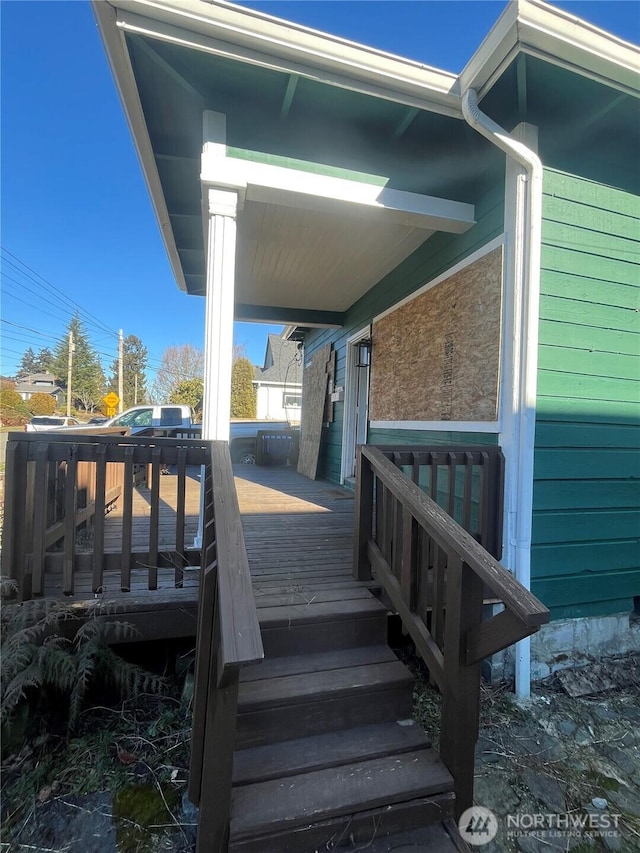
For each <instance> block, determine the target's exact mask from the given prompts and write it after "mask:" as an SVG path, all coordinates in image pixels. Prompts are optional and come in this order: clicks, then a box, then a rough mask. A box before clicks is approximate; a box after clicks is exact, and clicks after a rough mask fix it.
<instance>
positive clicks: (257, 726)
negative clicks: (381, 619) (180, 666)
mask: <svg viewBox="0 0 640 853" xmlns="http://www.w3.org/2000/svg"><path fill="white" fill-rule="evenodd" d="M412 689H413V677H412V675H411V674H410V673H409V671H408V670H407V669H406V667H405V666H404V665H403V664H401V663H400V661H398V660H394V661H385V662H382V663H370V664H365V665H362V666H349V667H344V668H340V669H329V670H321V671H319V672H302V673H297V674H295V675H285V676H282V677H279V678H269V679H263V680H258V681H248V682H243V683H241V684H240V687H239V691H238V717H237V727H236V743H235V746H236V748H237V749H241V748H244V747H250V746H260V745H263V744H268V743H275V742H277V741H284V740H291V739H294V738H299V737H307V736H308V735H318V734H324V733H326V732H330V731H335V730H339V729H348V728H353V727H356V726H360V725H367V724H373V723H385V722H392V721H394V720H400V719H405V718H408V717H409V716H410V715H411V695H412Z"/></svg>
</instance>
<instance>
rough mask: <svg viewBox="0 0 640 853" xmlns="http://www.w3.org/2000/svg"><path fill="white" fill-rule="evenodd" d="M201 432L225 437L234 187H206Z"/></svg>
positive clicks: (235, 203) (233, 259) (233, 263)
mask: <svg viewBox="0 0 640 853" xmlns="http://www.w3.org/2000/svg"><path fill="white" fill-rule="evenodd" d="M207 193H208V212H209V230H208V247H207V297H206V308H205V344H204V401H203V408H202V437H203V438H207V439H219V440H222V441H228V440H229V412H230V409H231V365H232V356H233V316H234V289H235V267H236V211H237V207H238V194H237V193H236V192H235V191H234V190H226V189H225V190H220V189H209V190H208V191H207Z"/></svg>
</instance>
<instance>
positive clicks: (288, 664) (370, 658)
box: [240, 644, 398, 684]
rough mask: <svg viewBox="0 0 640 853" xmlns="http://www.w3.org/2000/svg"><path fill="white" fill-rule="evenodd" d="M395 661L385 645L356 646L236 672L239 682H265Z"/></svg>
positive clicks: (273, 659) (281, 659) (272, 659)
mask: <svg viewBox="0 0 640 853" xmlns="http://www.w3.org/2000/svg"><path fill="white" fill-rule="evenodd" d="M397 660H398V658H397V657H396V656H395V654H394V653H393V652H392V651H391V649H390V648H389V646H387V645H382V644H380V645H375V646H356V647H355V648H351V649H338V650H334V651H330V652H316V653H315V654H307V655H296V654H294V655H292V656H291V657H270V658H265V659H264V660H263V661H262V662H261V663H256V664H251V665H249V666H245V667H243V668H242V669H241V670H240V683H241V684H244V683H246V682H249V681H265V680H266V679H268V678H283V677H284V676H287V675H301V674H302V673H305V672H306V673H312V672H323V671H327V670H337V669H346V668H347V667H350V666H366V665H367V664H376V663H393V662H394V661H395V662H397Z"/></svg>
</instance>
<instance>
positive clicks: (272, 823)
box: [230, 748, 453, 841]
mask: <svg viewBox="0 0 640 853" xmlns="http://www.w3.org/2000/svg"><path fill="white" fill-rule="evenodd" d="M452 790H453V779H452V777H451V774H450V773H449V771H448V770H447V769H446V767H445V766H444V764H443V763H442V762H441V761H440V758H439V757H438V755H437V753H436V752H434V750H432V749H430V748H425V749H418V750H414V751H412V752H406V753H403V754H401V755H390V756H385V757H383V758H373V759H370V760H365V761H356V762H352V763H349V764H344V765H341V766H339V767H331V768H327V769H323V770H315V771H312V772H310V773H302V774H298V775H296V776H290V777H286V778H279V779H271V780H268V781H265V782H256V783H254V784H248V785H242V786H239V787H236V788H234V789H233V792H232V807H231V832H230V835H231V840H232V841H235V840H241V839H242V838H247V837H250V836H258V835H263V836H266V835H268V834H270V833H274V832H280V831H283V830H290V829H293V828H295V827H299V826H309V825H310V824H313V823H315V822H316V821H326V820H327V819H329V818H335V817H339V816H344V815H352V814H356V813H359V812H364V811H368V810H372V809H377V808H383V809H384V808H386V807H388V806H390V805H393V804H398V803H410V802H411V801H414V800H419V799H420V798H425V797H431V796H433V795H438V794H444V793H449V792H450V791H452Z"/></svg>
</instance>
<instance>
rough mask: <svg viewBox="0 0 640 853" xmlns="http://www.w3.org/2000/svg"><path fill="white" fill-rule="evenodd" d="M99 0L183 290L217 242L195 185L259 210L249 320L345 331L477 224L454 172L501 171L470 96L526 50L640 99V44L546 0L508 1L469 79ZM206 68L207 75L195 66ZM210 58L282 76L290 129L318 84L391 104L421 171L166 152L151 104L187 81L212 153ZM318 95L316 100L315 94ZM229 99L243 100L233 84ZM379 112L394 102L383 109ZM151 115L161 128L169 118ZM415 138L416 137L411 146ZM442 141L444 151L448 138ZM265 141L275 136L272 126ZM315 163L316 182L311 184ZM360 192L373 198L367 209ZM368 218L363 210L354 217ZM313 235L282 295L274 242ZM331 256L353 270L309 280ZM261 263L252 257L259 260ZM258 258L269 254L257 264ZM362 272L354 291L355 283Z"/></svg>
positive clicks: (243, 239)
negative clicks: (183, 199) (224, 191)
mask: <svg viewBox="0 0 640 853" xmlns="http://www.w3.org/2000/svg"><path fill="white" fill-rule="evenodd" d="M92 2H93V8H94V12H95V15H96V18H97V21H98V25H99V29H100V32H101V35H102V39H103V42H104V45H105V49H106V52H107V55H108V58H109V61H110V64H111V67H112V70H113V74H114V78H115V80H116V84H117V86H118V89H119V93H120V97H121V100H122V103H123V105H124V109H125V113H126V116H127V119H128V122H129V125H130V128H131V132H132V136H133V139H134V143H135V145H136V148H137V151H138V156H139V159H140V162H141V164H142V169H143V172H144V175H145V179H146V182H147V185H148V188H149V192H150V195H151V198H152V203H153V205H154V209H155V213H156V217H157V220H158V223H159V226H160V230H161V233H162V236H163V240H164V243H165V246H166V249H167V253H168V256H169V259H170V263H171V266H172V268H173V272H174V274H175V278H176V281H177V283H178V285H179V286H180V287H181V288H182V289H183V290H187V291H188V292H191V293H196V294H197V293H203V292H204V288H205V277H204V269H203V258H204V242H206V235H205V236H204V239H203V233H202V223H201V211H200V209H194V208H195V207H196V206H197V207H198V208H200V198H199V197H198V198H197V199H196V192H197V193H198V194H200V192H201V184H200V181H201V179H203V180H204V186H207V185H208V184H211V185H214V184H215V185H221V184H222V185H224V182H225V179H226V182H227V185H229V184H231V185H233V186H236V187H237V188H238V189H239V191H240V192H241V194H242V196H243V204H244V207H243V208H242V210H241V212H240V214H239V218H238V234H239V250H238V258H239V259H240V263H239V269H238V288H237V293H236V317H237V319H247V320H257V321H265V322H269V321H271V322H282V323H284V324H287V325H291V326H304V327H307V328H312V327H314V326H318V325H327V326H328V325H334V326H335V325H340V323H341V322H342V318H343V314H344V311H345V310H346V309H347V308H348V307H349V305H350V304H353V302H354V301H355V300H356V299H357V298H359V297H360V296H361V295H362V294H363V293H364V292H366V290H367V289H368V288H370V287H372V286H373V285H374V284H375V283H376V282H377V281H378V280H380V279H381V278H382V276H384V275H385V274H386V273H387V272H389V270H390V269H391V268H392V267H393V266H395V265H397V264H398V263H400V262H401V261H402V260H403V259H404V258H406V257H407V256H408V255H409V254H410V253H411V252H412V251H413V250H414V249H415V248H417V247H418V246H419V245H420V244H421V243H422V242H424V240H426V239H428V238H429V237H430V235H431V234H432V233H433V232H434V231H436V230H448V231H454V232H455V231H458V232H459V231H462V230H464V229H465V228H468V227H470V226H471V224H472V222H473V208H472V206H471V205H469V204H465V202H468V201H469V200H470V199H469V198H468V197H466V196H465V192H464V186H462V188H460V181H459V182H458V184H459V185H458V186H457V187H456V190H455V191H454V190H453V189H451V187H452V186H453V180H452V176H454V175H457V174H458V173H459V172H464V171H465V170H470V169H473V170H475V172H476V173H477V174H482V172H483V170H484V171H487V170H486V163H487V160H486V158H487V157H493V158H494V160H493V163H494V167H495V162H496V157H497V155H496V153H495V151H494V150H493V149H492V148H491V146H489V145H488V143H485V142H484V141H483V140H481V141H478V140H476V139H475V138H474V135H473V134H472V133H471V132H470V131H469V130H468V129H467V128H466V127H465V125H464V123H463V121H461V120H460V119H461V117H462V113H461V94H462V93H463V92H464V91H466V90H467V89H468V88H470V87H473V88H475V89H476V90H477V91H478V92H479V95H480V98H481V99H482V97H484V96H485V95H487V94H488V93H489V92H490V91H491V89H492V87H493V86H494V85H495V84H496V83H497V82H498V81H499V80H500V78H501V75H502V74H503V73H504V72H505V69H507V68H508V67H509V65H510V64H511V63H513V60H514V59H515V58H516V57H517V56H518V55H519V54H526V55H530V56H535V57H537V58H540V59H543V60H544V61H545V62H548V63H551V64H555V65H558V66H561V67H563V68H567V69H570V70H571V71H574V72H576V73H578V74H580V75H582V76H585V77H588V78H590V79H592V80H596V81H599V82H602V83H605V84H606V85H607V86H609V87H612V88H614V89H618V90H619V91H620V92H623V93H625V94H626V93H633V94H634V95H637V92H638V68H639V51H638V49H637V48H636V47H635V46H633V45H630V44H628V43H626V42H624V41H622V40H620V39H617V38H615V37H613V36H611V35H609V34H607V33H604V32H602V31H601V30H599V29H597V28H596V27H593V26H591V25H589V24H587V23H585V22H584V21H580V20H578V19H576V18H575V17H573V16H571V15H569V14H567V13H565V12H562V11H560V10H558V9H556V8H555V7H552V6H549V5H547V4H545V3H542V2H539V0H513V2H510V3H508V4H507V6H506V8H505V10H504V12H503V14H502V15H501V17H500V19H499V20H498V22H497V23H496V25H495V26H494V27H493V29H492V30H491V32H490V33H489V34H488V36H487V37H486V39H485V40H484V41H483V43H482V44H481V45H480V47H479V49H478V50H477V52H476V54H475V55H474V56H473V57H472V59H471V60H470V62H469V63H468V65H467V66H466V68H465V69H464V71H463V72H462V73H461V75H460V76H459V77H456V76H455V75H452V74H449V73H447V72H444V71H440V70H438V69H434V68H431V67H430V66H427V65H422V64H420V63H416V62H412V61H410V60H406V59H402V58H399V57H395V56H392V55H390V54H387V53H384V52H382V51H378V50H374V49H372V48H368V47H365V46H362V45H357V44H354V43H353V42H349V41H346V40H344V39H340V38H337V37H335V36H331V35H327V34H324V33H319V32H316V31H314V30H311V29H309V28H306V27H303V26H300V25H298V24H293V23H291V22H286V21H280V20H278V19H275V18H273V17H270V16H268V15H264V14H262V13H260V12H256V11H254V10H252V9H248V8H244V7H237V6H234V5H232V4H229V3H226V2H220V1H219V0H217V2H215V1H214V2H205V0H108V2H107V1H106V0H92ZM185 57H187V58H192V59H193V66H194V67H193V68H188V69H186V72H185ZM132 59H133V61H132ZM189 61H191V60H189ZM145 62H147V63H148V65H149V68H151V69H153V74H156V75H157V79H156V80H155V81H154V80H153V79H152V77H153V74H152V73H151V72H147V73H146V76H145V69H144V68H143V70H142V72H141V66H142V65H143V64H144V63H145ZM198 63H199V66H200V67H199V68H195V66H196V65H198ZM203 63H209V65H208V66H207V68H213V69H215V70H216V73H217V72H220V79H223V80H225V79H226V78H225V76H224V75H225V74H227V77H228V76H229V75H228V72H229V68H230V67H233V68H238V69H241V68H248V69H253V71H252V72H251V73H253V74H254V75H255V74H257V73H259V74H262V75H263V79H265V80H267V79H269V80H270V81H271V82H273V79H274V78H277V79H278V80H279V79H281V80H282V81H283V82H282V93H281V96H280V101H279V102H278V103H277V104H276V106H275V107H273V111H274V115H275V116H276V119H279V120H281V122H282V123H283V124H284V123H285V122H287V121H290V120H291V117H292V115H293V113H294V109H293V108H292V102H293V101H294V99H296V100H295V103H294V107H295V105H296V104H297V102H298V100H299V99H303V98H304V97H308V96H309V92H310V91H311V89H310V87H315V90H314V91H315V92H316V94H317V92H319V91H320V90H322V91H323V92H326V93H329V94H331V93H339V92H343V93H346V94H345V97H349V98H352V96H354V95H357V96H358V97H359V98H360V101H358V105H364V107H363V109H370V110H371V120H372V121H373V119H374V118H379V116H378V115H377V114H376V113H375V110H376V109H378V112H380V111H381V110H382V109H384V111H385V112H384V115H382V120H383V121H382V123H383V124H384V123H385V122H386V123H387V124H389V126H390V131H389V134H388V140H391V142H392V143H393V144H390V143H389V142H385V143H384V145H385V146H386V148H385V150H391V151H393V150H395V149H397V152H398V153H397V155H395V156H396V162H397V163H405V162H406V163H408V165H406V167H405V174H404V175H398V174H396V175H393V176H391V177H390V176H389V175H388V174H387V173H386V172H385V171H384V170H381V171H377V172H376V174H375V175H373V176H372V174H371V173H372V170H370V169H367V168H364V169H362V170H361V173H358V167H357V166H356V167H355V168H354V167H353V166H351V168H350V172H351V174H349V175H347V176H346V177H345V176H340V175H338V176H336V175H335V174H334V175H327V174H324V175H318V174H316V176H315V177H314V176H312V175H311V174H310V171H309V164H311V171H313V170H314V169H315V170H316V172H322V170H323V168H324V167H327V166H333V167H335V166H336V163H335V162H331V163H330V162H325V163H322V162H317V158H316V162H314V157H313V156H311V155H312V154H313V151H311V152H310V151H305V154H304V157H303V158H302V159H303V160H305V161H306V164H307V165H306V166H303V167H300V168H299V167H298V166H297V165H295V164H294V166H293V168H292V166H291V164H290V163H289V164H284V165H283V164H282V163H277V162H276V163H273V162H272V163H271V164H270V165H269V167H268V168H266V167H265V164H264V163H261V164H258V163H257V162H256V157H257V156H259V155H260V154H261V153H262V154H264V153H265V152H264V151H262V152H260V151H258V147H259V144H260V142H259V141H258V143H256V142H255V138H258V139H259V140H260V139H261V137H259V136H257V137H255V138H254V146H253V148H252V149H251V150H246V151H243V152H238V150H237V144H236V149H235V150H234V143H233V141H231V142H229V141H227V144H226V147H225V146H223V149H224V150H223V151H222V153H223V158H222V159H223V160H224V164H223V165H224V167H229V168H231V170H232V171H233V172H234V174H233V175H232V176H231V177H229V175H230V172H228V171H225V170H224V169H222V168H221V162H222V161H221V160H219V161H218V162H217V163H215V162H210V161H208V160H207V158H206V157H205V158H203V160H202V161H201V160H200V150H198V151H197V152H195V153H194V151H193V150H189V151H188V152H187V153H183V152H178V154H176V153H175V152H172V151H167V150H163V148H162V146H161V145H159V143H158V138H157V136H156V137H155V138H154V136H153V132H152V131H150V119H149V103H150V102H151V106H153V99H154V97H156V95H157V91H154V85H155V89H156V90H157V82H158V80H160V81H161V82H162V83H165V84H166V87H167V89H168V88H170V87H173V95H172V97H173V100H172V101H169V100H168V99H167V101H166V103H163V104H162V107H163V108H164V110H165V112H167V113H168V114H169V115H171V110H172V109H173V108H174V107H176V106H177V107H178V108H180V105H181V102H182V101H184V102H185V103H187V104H189V105H190V106H189V109H190V113H189V115H190V116H191V117H192V118H193V121H192V124H193V125H194V126H193V128H192V129H191V140H190V146H191V149H194V148H196V147H198V148H199V147H200V146H201V144H202V142H203V137H202V127H196V124H197V120H196V119H197V116H202V114H203V113H204V112H205V111H206V110H207V109H212V106H211V104H210V103H208V102H207V94H210V93H207V92H203V89H202V87H201V86H199V85H198V80H196V78H197V73H196V72H198V71H200V72H202V73H201V76H200V80H199V82H200V83H201V82H202V80H203V79H204V78H205V77H206V74H205V72H206V69H205V72H203V71H202V65H203ZM211 63H213V65H211ZM194 69H195V71H194ZM187 72H193V73H187ZM203 75H204V76H203ZM269 75H271V76H269ZM305 86H306V87H307V88H306V89H305V93H306V94H305V95H304V96H303V95H300V94H299V93H300V90H301V88H303V89H304V87H305ZM205 88H206V87H205ZM498 89H499V87H497V90H498ZM230 92H231V93H232V94H233V89H230ZM163 97H164V91H163ZM322 97H325V96H322ZM328 97H329V95H326V98H328ZM331 97H335V98H338V95H337V94H335V95H334V94H331ZM265 100H266V98H265ZM231 102H232V99H231ZM319 102H322V98H320V99H319ZM376 104H386V105H387V106H386V107H384V108H382V107H380V108H378V107H376V106H375V105H376ZM372 105H373V106H372ZM145 109H146V110H147V113H145ZM430 117H431V118H430ZM151 118H152V119H156V120H157V121H159V118H158V115H157V114H156V115H152V116H151ZM344 120H345V122H346V121H348V119H344ZM173 121H174V123H175V119H173ZM430 122H431V124H430ZM438 122H439V124H437V123H438ZM447 122H448V123H449V124H446V123H447ZM418 125H420V127H419V128H418V130H419V131H420V133H418V130H416V128H417V127H418ZM445 125H446V126H445ZM336 126H337V125H336ZM363 126H365V127H366V123H365V124H364V125H363ZM155 130H156V131H157V128H156V129H155ZM360 130H362V128H360ZM411 134H414V136H413V137H412V138H411V139H409V137H410V136H411ZM438 134H439V139H440V147H439V148H438V147H437V143H434V142H433V139H435V138H437V137H438ZM454 136H455V137H456V139H457V140H458V143H457V144H458V150H457V156H458V160H457V161H455V162H454V160H455V158H452V164H451V166H450V168H449V170H447V169H442V166H441V160H442V158H443V157H445V156H448V153H449V152H448V147H447V146H448V142H449V137H451V138H452V139H453V137H454ZM264 138H267V139H268V138H269V132H268V131H267V132H265V134H264ZM204 141H206V139H205V140H204ZM399 141H400V142H402V143H406V145H405V147H404V148H400V147H399V144H398V143H399ZM196 143H197V145H196ZM420 145H424V148H425V150H424V151H420ZM412 146H413V147H412ZM429 146H432V150H431V149H430V148H429ZM483 146H484V147H483ZM240 147H242V146H240ZM381 147H382V145H381ZM451 148H452V150H453V148H454V146H451ZM265 150H266V149H265ZM354 150H355V149H354ZM407 151H409V153H410V155H412V156H413V157H414V159H413V160H412V159H411V157H407V153H406V152H407ZM416 152H418V153H416ZM271 153H273V152H271ZM454 153H456V152H454ZM294 156H295V155H294ZM389 156H391V155H389ZM483 158H485V159H483ZM330 159H331V158H329V160H330ZM347 159H348V158H347ZM373 159H375V157H374V158H373ZM334 160H335V158H334ZM240 161H242V162H240ZM338 165H340V164H338ZM181 169H182V170H183V172H181V171H180V170H181ZM305 169H306V170H307V174H306V175H305V176H304V186H302V185H301V184H300V183H299V182H298V178H299V177H300V171H301V170H302V171H303V172H304V171H305ZM430 169H431V170H432V178H431V183H430V182H429V180H426V179H425V180H424V181H422V180H421V179H419V177H418V178H416V182H415V186H414V185H413V184H411V182H407V177H406V172H408V171H409V170H411V171H412V174H414V173H415V174H416V175H418V176H419V174H420V172H421V171H422V173H423V174H426V173H427V172H428V171H429V170H430ZM172 170H173V171H172ZM338 171H339V170H338ZM183 173H184V175H186V176H187V178H188V179H189V181H191V189H190V193H191V195H190V208H189V210H186V207H187V205H183V204H176V201H175V199H173V200H172V199H168V195H169V194H170V191H171V190H172V189H173V190H175V188H176V187H178V186H182V185H183V184H184V185H186V183H187V181H182V179H181V178H182V174H183ZM439 175H440V177H441V179H440V180H438V176H439ZM433 176H435V177H433ZM372 177H373V178H375V180H372ZM292 178H293V182H292ZM341 180H342V181H343V183H342V184H341V183H340V182H341ZM314 183H315V187H314ZM462 184H464V181H462ZM356 185H359V186H356ZM434 187H435V189H436V190H437V192H434V191H433V189H434ZM429 190H431V191H429ZM448 190H449V192H450V193H451V194H447V191H448ZM358 192H359V193H360V194H361V195H360V198H359V199H357V200H356V195H357V193H358ZM367 193H368V196H367ZM467 195H470V194H467ZM365 196H367V197H366V198H365ZM195 202H197V205H196V204H195ZM447 205H449V208H450V211H451V210H453V209H454V208H455V213H454V214H453V215H451V214H449V215H443V211H444V209H445V207H446V206H447ZM456 206H458V207H456ZM183 207H184V208H185V210H182V208H183ZM463 208H464V210H463ZM355 209H357V210H358V215H357V216H353V215H350V211H353V210H355ZM429 217H431V219H430V218H429ZM347 226H348V227H347ZM303 232H304V233H305V234H313V233H321V234H322V237H323V239H322V240H321V241H319V242H318V245H317V246H316V247H315V248H313V247H312V246H309V247H308V251H307V253H306V254H305V255H304V256H303V257H299V258H298V266H297V268H295V266H294V267H292V268H291V270H290V271H291V276H290V278H289V280H288V281H287V282H285V285H284V286H281V287H280V288H279V289H278V287H279V285H278V282H280V283H282V281H283V269H284V268H285V266H286V265H282V264H281V265H280V266H278V264H276V263H275V261H273V262H272V263H271V264H270V265H269V263H268V262H267V260H265V259H267V258H268V257H269V246H270V243H271V242H272V241H273V240H275V239H279V235H282V234H283V233H284V234H285V235H286V237H287V239H286V240H285V241H284V243H283V244H281V250H282V253H286V254H288V257H289V258H293V257H294V255H295V251H296V250H299V248H300V245H301V239H302V234H303ZM176 234H178V237H176ZM196 235H197V239H196ZM356 247H358V248H359V253H358V251H356V250H355V249H356ZM376 248H377V249H378V250H379V253H378V254H379V258H380V260H379V261H378V260H377V259H376V255H375V250H376ZM323 253H324V256H327V257H330V258H331V259H332V260H334V259H341V260H342V265H340V263H337V262H336V265H335V266H334V267H331V269H329V268H328V267H327V268H325V269H323V270H322V274H323V276H324V278H323V280H322V282H321V281H320V278H319V277H318V276H316V278H315V279H314V278H313V276H311V275H310V274H307V273H305V274H304V275H302V273H303V271H305V270H306V271H308V270H312V269H314V268H315V269H318V267H319V266H321V265H322V259H323ZM249 258H253V261H252V262H251V263H249V260H248V259H249ZM257 258H262V259H263V260H261V261H260V264H258V265H257V261H256V259H257ZM367 259H369V266H368V267H366V261H367ZM354 269H358V270H360V271H361V273H362V275H361V276H360V278H359V279H358V280H357V281H356V280H355V278H356V277H354V276H353V275H352V271H353V270H354ZM301 276H302V277H301ZM327 276H332V286H331V287H329V286H327V280H326V279H327ZM347 278H348V279H349V280H350V283H351V289H350V290H349V288H348V287H347V286H346V284H345V283H346V281H347ZM303 294H305V297H304V298H302V295H303ZM319 294H320V295H319ZM337 295H339V298H338V297H337ZM320 297H321V298H320Z"/></svg>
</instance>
